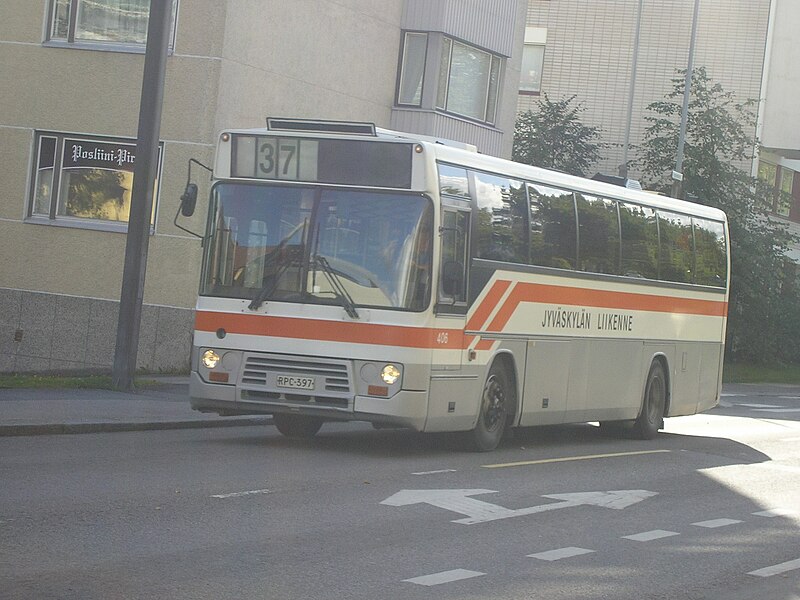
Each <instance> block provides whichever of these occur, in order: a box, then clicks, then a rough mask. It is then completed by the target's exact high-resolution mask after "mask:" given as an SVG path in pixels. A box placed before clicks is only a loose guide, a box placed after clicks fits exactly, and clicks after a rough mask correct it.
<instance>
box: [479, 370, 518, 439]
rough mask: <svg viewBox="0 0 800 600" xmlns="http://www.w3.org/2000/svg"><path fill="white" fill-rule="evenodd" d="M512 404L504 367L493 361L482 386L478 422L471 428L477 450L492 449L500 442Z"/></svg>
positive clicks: (512, 395)
mask: <svg viewBox="0 0 800 600" xmlns="http://www.w3.org/2000/svg"><path fill="white" fill-rule="evenodd" d="M513 406H514V390H513V388H512V386H511V380H510V377H509V376H508V372H507V371H506V369H505V368H504V367H503V366H502V365H500V364H498V363H494V364H493V365H492V368H491V369H490V370H489V376H488V377H487V378H486V383H485V384H484V386H483V394H482V395H481V409H480V414H479V415H478V423H477V425H475V429H473V430H472V444H473V447H474V449H475V450H477V451H479V452H488V451H490V450H494V449H495V448H497V446H498V445H499V444H500V440H501V439H502V438H503V434H504V433H505V431H506V427H507V425H508V418H509V411H510V410H511V409H512V407H513Z"/></svg>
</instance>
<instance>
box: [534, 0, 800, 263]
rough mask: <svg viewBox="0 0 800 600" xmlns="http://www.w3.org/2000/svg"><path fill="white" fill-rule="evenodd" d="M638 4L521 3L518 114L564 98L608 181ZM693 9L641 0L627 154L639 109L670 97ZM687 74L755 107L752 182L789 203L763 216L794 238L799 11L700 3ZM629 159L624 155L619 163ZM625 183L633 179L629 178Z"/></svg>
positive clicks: (621, 137)
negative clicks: (578, 110) (572, 102)
mask: <svg viewBox="0 0 800 600" xmlns="http://www.w3.org/2000/svg"><path fill="white" fill-rule="evenodd" d="M639 4H640V0H601V1H598V2H586V1H584V0H558V1H557V2H556V1H550V0H529V1H528V15H527V22H526V30H525V49H524V53H523V64H522V79H521V85H520V96H519V111H520V112H522V111H525V110H529V109H531V108H533V107H535V105H536V102H537V101H538V96H539V95H540V94H541V93H547V94H548V96H549V97H550V98H551V99H552V100H558V99H562V98H566V97H570V96H572V95H575V96H576V99H577V100H578V101H579V102H581V103H582V105H583V107H584V108H585V111H584V112H583V113H582V114H581V119H582V121H583V122H584V123H586V124H587V125H592V126H595V127H598V128H599V129H600V131H601V133H602V140H601V141H602V142H604V143H606V144H609V147H608V148H607V149H605V150H604V152H603V154H604V159H603V160H602V161H601V162H600V163H599V164H597V165H595V170H597V171H599V172H602V173H606V174H613V175H616V174H617V172H618V169H619V167H620V166H621V164H622V162H623V147H624V143H625V130H626V124H627V107H628V98H629V95H630V83H631V73H632V63H633V49H634V40H635V31H636V20H637V11H638V7H639ZM694 4H695V3H694V0H676V1H668V2H667V1H664V0H643V2H642V3H641V5H642V14H641V31H640V42H639V55H638V66H637V70H636V80H635V88H634V95H633V114H632V120H631V135H630V144H632V145H633V146H635V145H637V144H640V143H641V142H642V140H643V134H644V131H645V129H646V127H647V122H646V121H645V120H644V117H645V114H646V110H645V109H646V107H647V106H648V105H649V104H650V103H652V102H655V101H658V100H662V99H663V98H664V96H665V95H666V94H667V93H668V92H670V91H671V90H672V89H673V85H674V83H673V80H674V78H676V77H677V76H678V75H677V70H679V69H685V68H686V65H687V60H688V50H689V45H690V38H691V29H692V21H693V12H694ZM699 7H700V10H699V14H698V19H697V39H696V47H695V60H694V64H695V66H696V67H700V66H704V67H706V69H707V72H708V74H709V75H710V77H711V78H712V80H713V81H715V82H717V83H720V84H721V85H722V87H723V88H724V89H725V90H726V91H730V92H733V93H734V95H735V98H736V99H737V100H738V101H745V100H748V99H755V100H759V101H760V102H759V105H758V106H759V108H758V123H757V126H756V128H755V130H754V131H753V135H754V137H755V136H756V135H757V136H758V137H759V138H760V140H761V143H762V146H763V150H762V152H761V154H760V157H759V161H760V164H758V163H756V164H754V165H752V168H753V172H754V173H756V172H757V173H759V175H760V176H762V177H764V178H766V179H770V180H772V181H773V182H774V183H776V185H777V186H779V187H780V188H781V189H783V190H784V191H786V192H788V193H789V194H792V195H793V198H794V200H793V202H791V203H790V202H781V201H780V200H779V199H778V198H777V197H776V200H775V205H774V207H773V212H774V214H775V215H776V216H778V217H780V218H783V219H786V220H787V221H789V222H790V224H791V227H792V228H794V229H795V230H797V231H798V233H800V225H798V223H800V174H799V173H800V160H798V159H800V118H799V117H798V113H797V106H796V102H795V98H796V97H797V94H798V93H799V92H800V72H798V69H797V64H798V62H800V48H798V45H797V42H796V37H795V36H796V35H797V31H798V30H800V2H797V1H796V0H700V4H699ZM634 156H635V150H631V151H630V153H629V158H633V157H634ZM630 176H631V177H633V178H636V177H637V176H638V174H637V173H636V172H635V170H632V171H631V172H630ZM791 257H792V258H793V259H794V260H795V261H800V250H795V251H793V252H792V253H791Z"/></svg>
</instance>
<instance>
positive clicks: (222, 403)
mask: <svg viewBox="0 0 800 600" xmlns="http://www.w3.org/2000/svg"><path fill="white" fill-rule="evenodd" d="M189 395H190V403H191V406H192V408H193V409H195V410H198V411H200V412H211V413H217V414H219V415H222V416H232V415H259V414H274V413H292V414H302V415H309V416H316V417H321V418H324V419H327V420H331V421H368V422H371V423H379V424H384V425H395V426H399V427H408V428H411V429H414V430H416V431H423V430H424V429H425V421H426V419H427V412H428V410H427V406H428V393H427V392H424V391H423V392H416V391H408V390H401V391H399V392H398V393H396V394H395V395H394V396H392V397H391V398H373V397H370V396H359V395H356V396H354V398H353V402H352V404H350V403H348V407H347V408H344V407H338V406H328V405H322V404H315V403H314V402H292V401H289V400H285V399H268V398H265V399H256V398H251V397H248V396H247V390H241V389H240V388H239V387H238V386H236V385H227V384H216V383H207V382H205V381H203V380H202V379H201V378H200V376H199V375H198V374H197V373H196V372H194V371H193V372H192V373H191V374H190V376H189ZM243 396H244V397H243Z"/></svg>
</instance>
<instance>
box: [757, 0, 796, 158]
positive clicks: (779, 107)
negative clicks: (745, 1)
mask: <svg viewBox="0 0 800 600" xmlns="http://www.w3.org/2000/svg"><path fill="white" fill-rule="evenodd" d="M773 10H774V11H775V14H774V17H773V31H772V38H771V42H772V43H771V48H770V50H769V57H770V62H769V72H768V74H767V87H766V90H765V92H764V121H763V129H762V131H761V143H762V144H763V145H764V147H765V148H768V149H770V150H771V151H773V152H776V153H778V154H780V155H781V156H785V157H787V158H791V159H795V160H796V159H800V117H798V104H797V96H798V93H800V68H798V65H800V44H798V43H797V36H798V32H800V6H799V5H798V3H797V2H796V0H773Z"/></svg>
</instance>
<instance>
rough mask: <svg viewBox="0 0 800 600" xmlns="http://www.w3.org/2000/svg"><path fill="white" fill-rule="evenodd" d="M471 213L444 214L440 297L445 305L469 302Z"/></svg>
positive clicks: (454, 212) (448, 211) (457, 211)
mask: <svg viewBox="0 0 800 600" xmlns="http://www.w3.org/2000/svg"><path fill="white" fill-rule="evenodd" d="M468 232H469V213H467V212H465V211H460V210H445V211H444V212H443V213H442V228H441V242H442V258H441V260H442V262H441V270H440V273H441V276H440V278H439V297H440V300H442V301H444V302H445V303H448V302H449V303H452V304H456V303H458V302H466V301H467V285H466V284H467V277H466V273H467V234H468Z"/></svg>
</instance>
